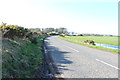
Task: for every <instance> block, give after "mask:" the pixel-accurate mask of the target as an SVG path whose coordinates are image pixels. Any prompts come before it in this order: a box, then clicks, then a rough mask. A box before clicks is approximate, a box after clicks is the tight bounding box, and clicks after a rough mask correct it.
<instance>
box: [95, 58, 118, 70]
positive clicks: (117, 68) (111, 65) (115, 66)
mask: <svg viewBox="0 0 120 80" xmlns="http://www.w3.org/2000/svg"><path fill="white" fill-rule="evenodd" d="M96 60H97V61H99V62H101V63H103V64H106V65H108V66H110V67H113V68H115V69H118V70H120V69H119V68H118V67H116V66H113V65H111V64H108V63H106V62H104V61H102V60H99V59H96Z"/></svg>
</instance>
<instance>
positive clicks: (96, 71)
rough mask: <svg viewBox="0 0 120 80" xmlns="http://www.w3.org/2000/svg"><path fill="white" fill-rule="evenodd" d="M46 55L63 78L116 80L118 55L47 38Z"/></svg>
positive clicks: (52, 37) (54, 37)
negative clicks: (49, 56) (48, 55)
mask: <svg viewBox="0 0 120 80" xmlns="http://www.w3.org/2000/svg"><path fill="white" fill-rule="evenodd" d="M45 44H46V46H47V49H48V53H47V54H51V57H52V58H53V61H54V62H55V64H56V67H57V68H58V70H59V72H60V73H61V74H62V75H63V77H64V78H118V71H119V68H118V55H117V54H111V53H110V52H105V51H102V50H98V49H93V48H89V47H86V46H82V45H77V44H74V43H70V42H67V41H64V40H61V39H59V38H58V37H57V36H51V37H47V38H46V39H45Z"/></svg>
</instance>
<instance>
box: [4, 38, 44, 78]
mask: <svg viewBox="0 0 120 80" xmlns="http://www.w3.org/2000/svg"><path fill="white" fill-rule="evenodd" d="M45 37H46V36H43V37H39V38H37V42H38V43H37V44H33V43H31V42H30V41H28V40H24V39H16V40H10V39H4V40H3V54H2V60H3V62H2V77H3V78H32V77H33V75H34V73H35V70H36V69H37V68H38V67H39V64H40V62H41V60H42V58H43V56H42V47H41V46H42V45H43V42H42V40H43V39H44V38H45Z"/></svg>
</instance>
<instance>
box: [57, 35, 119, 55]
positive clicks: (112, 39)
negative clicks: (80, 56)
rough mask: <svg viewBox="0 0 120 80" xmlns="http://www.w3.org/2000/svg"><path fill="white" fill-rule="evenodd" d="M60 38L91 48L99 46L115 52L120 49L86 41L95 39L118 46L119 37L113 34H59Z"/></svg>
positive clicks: (96, 41)
mask: <svg viewBox="0 0 120 80" xmlns="http://www.w3.org/2000/svg"><path fill="white" fill-rule="evenodd" d="M58 37H59V38H60V39H63V40H66V41H69V42H72V43H76V44H79V45H85V46H88V47H91V48H97V49H101V50H105V51H110V52H114V53H119V54H120V51H118V50H114V49H109V48H104V47H99V46H93V45H88V44H86V43H84V41H86V40H94V41H95V43H102V44H110V45H116V46H118V37H112V36H64V37H62V36H58Z"/></svg>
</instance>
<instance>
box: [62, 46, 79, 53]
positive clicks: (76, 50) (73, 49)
mask: <svg viewBox="0 0 120 80" xmlns="http://www.w3.org/2000/svg"><path fill="white" fill-rule="evenodd" d="M64 46H65V47H67V48H70V49H72V50H74V51H76V52H79V51H78V50H76V49H73V48H71V47H69V46H66V45H64Z"/></svg>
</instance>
